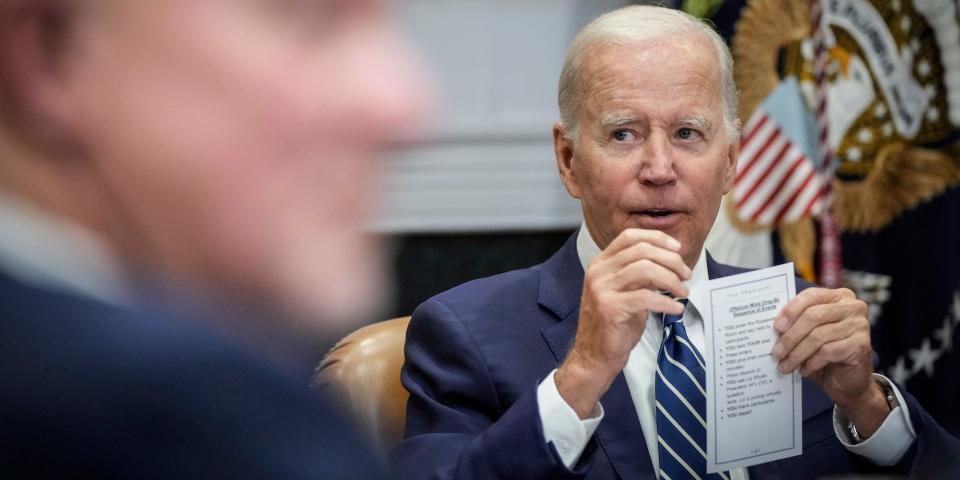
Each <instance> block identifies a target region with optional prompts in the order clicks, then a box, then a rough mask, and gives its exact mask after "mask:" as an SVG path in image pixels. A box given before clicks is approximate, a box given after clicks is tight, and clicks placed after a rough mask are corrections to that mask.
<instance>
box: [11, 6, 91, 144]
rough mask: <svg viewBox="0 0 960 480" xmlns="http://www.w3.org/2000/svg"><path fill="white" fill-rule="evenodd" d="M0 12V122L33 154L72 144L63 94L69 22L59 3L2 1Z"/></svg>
mask: <svg viewBox="0 0 960 480" xmlns="http://www.w3.org/2000/svg"><path fill="white" fill-rule="evenodd" d="M3 3H4V5H2V6H0V95H2V97H0V115H2V118H0V120H2V121H3V123H4V124H5V125H4V126H5V127H6V129H7V130H8V131H10V132H14V134H15V135H17V136H18V137H19V138H20V139H21V140H22V141H25V142H27V143H29V144H31V146H32V147H34V148H41V149H44V150H51V149H52V150H61V149H63V148H66V147H67V146H68V145H70V144H71V143H72V142H71V141H70V135H69V134H68V132H69V129H68V128H66V127H68V126H69V124H70V118H71V114H70V112H71V106H72V103H71V102H70V98H69V95H67V92H68V89H67V88H66V85H67V79H68V72H67V71H66V61H65V56H66V55H67V53H68V51H67V50H68V47H69V39H68V37H69V34H70V28H71V22H72V16H71V11H72V10H71V8H77V7H71V6H70V5H68V4H67V3H68V2H65V1H63V0H3Z"/></svg>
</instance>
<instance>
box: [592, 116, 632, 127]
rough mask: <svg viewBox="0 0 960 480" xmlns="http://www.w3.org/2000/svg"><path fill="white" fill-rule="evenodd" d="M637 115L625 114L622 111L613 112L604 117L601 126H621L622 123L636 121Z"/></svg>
mask: <svg viewBox="0 0 960 480" xmlns="http://www.w3.org/2000/svg"><path fill="white" fill-rule="evenodd" d="M636 121H637V119H636V117H634V116H632V115H625V114H622V113H611V114H610V115H607V116H605V117H603V120H602V121H601V122H600V125H601V126H604V127H619V126H621V125H627V124H629V123H633V122H636Z"/></svg>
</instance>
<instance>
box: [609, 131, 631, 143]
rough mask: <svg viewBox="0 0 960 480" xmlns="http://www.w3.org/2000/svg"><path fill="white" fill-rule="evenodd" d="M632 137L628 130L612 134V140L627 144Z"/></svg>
mask: <svg viewBox="0 0 960 480" xmlns="http://www.w3.org/2000/svg"><path fill="white" fill-rule="evenodd" d="M632 137H633V133H632V132H630V130H615V131H614V132H613V139H614V140H616V141H618V142H627V141H629V140H630V139H631V138H632Z"/></svg>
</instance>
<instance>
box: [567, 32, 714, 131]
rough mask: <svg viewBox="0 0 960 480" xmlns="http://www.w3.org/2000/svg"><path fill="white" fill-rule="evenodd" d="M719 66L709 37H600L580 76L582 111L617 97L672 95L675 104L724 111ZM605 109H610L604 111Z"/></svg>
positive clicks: (709, 111)
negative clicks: (622, 39) (632, 39)
mask: <svg viewBox="0 0 960 480" xmlns="http://www.w3.org/2000/svg"><path fill="white" fill-rule="evenodd" d="M721 75H722V74H721V69H720V64H719V62H718V59H717V58H716V55H715V53H714V50H713V48H712V47H711V45H710V44H709V41H708V40H706V39H703V38H698V37H696V36H693V37H692V38H686V39H677V40H653V41H644V42H633V43H628V42H598V43H597V44H595V45H593V46H591V47H590V48H589V49H587V51H586V55H585V61H584V64H583V68H582V69H581V70H580V79H579V81H578V84H579V88H580V89H581V91H580V94H581V97H580V98H582V99H583V102H584V105H583V107H585V109H586V110H590V111H593V112H594V113H597V110H598V109H601V108H603V107H605V106H608V105H609V104H611V103H613V104H616V103H618V101H620V100H628V99H638V98H639V99H643V98H648V99H653V100H671V101H672V102H671V103H673V104H676V105H677V106H686V107H687V108H689V109H694V110H702V111H701V112H697V113H699V114H701V115H708V114H711V115H712V114H717V115H719V114H722V108H723V97H722V89H721V83H722V82H721V80H722V78H721ZM606 113H607V114H609V113H610V112H606Z"/></svg>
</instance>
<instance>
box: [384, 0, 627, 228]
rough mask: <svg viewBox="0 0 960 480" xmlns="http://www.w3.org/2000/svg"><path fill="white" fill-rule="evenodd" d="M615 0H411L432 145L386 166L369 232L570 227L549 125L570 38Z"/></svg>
mask: <svg viewBox="0 0 960 480" xmlns="http://www.w3.org/2000/svg"><path fill="white" fill-rule="evenodd" d="M626 3H629V2H626V1H622V0H621V1H614V0H590V1H578V0H408V1H406V2H405V3H403V4H402V7H401V9H400V12H399V13H400V15H401V17H402V19H403V22H404V24H405V25H406V27H407V29H408V32H409V34H410V36H411V37H412V38H413V40H414V43H415V45H416V46H418V47H419V48H420V49H421V51H422V52H423V55H424V57H425V59H426V60H427V62H428V64H429V65H430V66H431V67H433V70H434V74H435V77H436V78H437V80H438V84H439V85H440V86H441V88H442V91H441V92H437V93H438V95H439V96H440V98H441V100H442V105H441V107H440V111H439V113H438V115H437V116H436V118H435V120H436V122H435V123H436V125H435V126H434V133H433V134H432V135H431V139H430V140H429V141H427V142H425V143H423V144H421V145H419V146H417V147H415V148H413V149H411V150H410V151H407V152H405V153H402V154H399V155H396V156H395V158H393V159H391V160H389V161H388V162H387V165H386V170H387V176H386V179H385V185H384V191H383V196H382V198H381V208H380V209H379V212H380V216H379V218H377V220H376V221H375V223H374V229H376V230H378V231H383V232H390V233H408V232H450V231H493V230H501V231H502V230H526V229H547V228H568V227H573V226H576V225H578V224H579V223H580V207H579V204H578V203H577V202H576V201H574V200H573V199H571V198H570V197H569V196H568V195H567V193H566V191H565V190H564V189H563V186H562V185H561V183H560V180H559V178H558V177H557V172H556V164H555V161H554V157H553V144H552V140H551V133H550V132H551V127H552V125H553V123H554V122H555V121H556V119H557V117H558V112H557V105H556V96H557V78H558V76H559V74H560V68H561V66H562V64H563V56H564V54H565V53H566V48H567V46H568V45H569V43H570V41H571V40H572V39H573V37H574V35H576V33H577V31H579V30H580V28H582V27H583V26H584V25H585V24H586V23H587V22H589V21H590V20H592V19H593V18H595V17H596V16H597V15H599V14H601V13H603V12H605V11H608V10H611V9H614V8H616V7H619V6H621V5H624V4H626Z"/></svg>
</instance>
